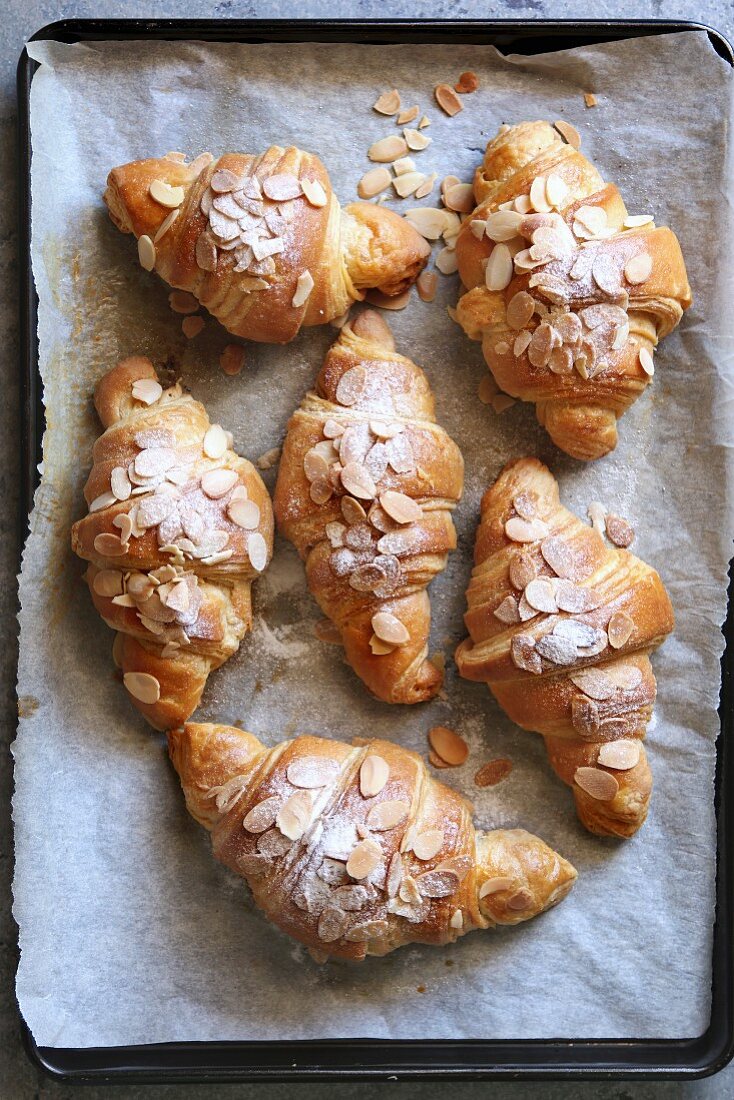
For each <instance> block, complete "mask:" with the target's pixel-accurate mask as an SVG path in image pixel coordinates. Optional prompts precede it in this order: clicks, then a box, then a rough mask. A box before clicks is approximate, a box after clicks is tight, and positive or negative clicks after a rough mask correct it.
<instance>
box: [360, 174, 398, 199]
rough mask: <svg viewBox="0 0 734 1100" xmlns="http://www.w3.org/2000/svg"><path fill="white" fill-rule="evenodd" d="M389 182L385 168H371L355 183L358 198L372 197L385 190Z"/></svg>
mask: <svg viewBox="0 0 734 1100" xmlns="http://www.w3.org/2000/svg"><path fill="white" fill-rule="evenodd" d="M391 182H392V179H391V177H390V173H389V172H388V170H387V168H372V169H371V170H370V171H369V172H366V173H365V174H364V175H363V176H362V179H361V180H360V181H359V183H358V184H357V194H358V195H359V197H360V199H373V198H374V197H375V195H379V194H380V193H381V192H382V191H385V190H387V188H388V187H389V186H390V184H391Z"/></svg>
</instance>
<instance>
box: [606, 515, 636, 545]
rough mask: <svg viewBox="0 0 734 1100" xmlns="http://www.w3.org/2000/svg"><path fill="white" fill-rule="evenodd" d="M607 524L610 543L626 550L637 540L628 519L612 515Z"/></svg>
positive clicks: (608, 517) (607, 519)
mask: <svg viewBox="0 0 734 1100" xmlns="http://www.w3.org/2000/svg"><path fill="white" fill-rule="evenodd" d="M605 522H606V532H607V538H608V539H609V540H610V542H613V543H614V545H615V546H621V547H625V548H626V547H627V546H631V545H632V543H633V542H634V538H635V532H634V530H633V528H632V526H631V525H630V524H629V523H628V522H627V520H626V519H623V518H622V517H621V516H615V515H612V514H611V513H610V514H609V515H607V517H606V521H605Z"/></svg>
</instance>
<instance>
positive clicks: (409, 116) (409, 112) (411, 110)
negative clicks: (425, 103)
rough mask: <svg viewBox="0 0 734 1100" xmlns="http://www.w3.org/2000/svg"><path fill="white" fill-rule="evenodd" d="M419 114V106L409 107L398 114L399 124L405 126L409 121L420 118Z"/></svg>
mask: <svg viewBox="0 0 734 1100" xmlns="http://www.w3.org/2000/svg"><path fill="white" fill-rule="evenodd" d="M419 114H420V108H419V107H417V106H416V107H407V108H406V109H405V110H404V111H401V112H400V114H399V115H398V126H404V125H405V124H406V123H407V122H413V120H414V119H416V118H418V115H419Z"/></svg>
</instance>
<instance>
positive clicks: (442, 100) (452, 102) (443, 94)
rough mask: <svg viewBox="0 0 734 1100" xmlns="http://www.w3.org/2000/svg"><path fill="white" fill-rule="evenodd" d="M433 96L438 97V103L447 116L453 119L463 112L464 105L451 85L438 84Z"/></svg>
mask: <svg viewBox="0 0 734 1100" xmlns="http://www.w3.org/2000/svg"><path fill="white" fill-rule="evenodd" d="M433 94H434V96H435V97H436V103H438V105H439V107H440V108H441V110H442V111H444V112H445V113H446V114H447V115H449V116H451V117H453V116H454V115H457V114H458V113H459V111H463V109H464V104H463V103H462V102H461V100H460V99H459V97H458V95H457V94H456V92H455V91H454V89H453V88H452V87H451V85H450V84H437V85H436V87H435V88H434V89H433Z"/></svg>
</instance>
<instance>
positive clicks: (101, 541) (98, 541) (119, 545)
mask: <svg viewBox="0 0 734 1100" xmlns="http://www.w3.org/2000/svg"><path fill="white" fill-rule="evenodd" d="M94 549H95V550H96V551H97V553H98V554H101V555H102V557H105V558H119V557H120V556H121V555H122V554H126V553H127V544H126V543H124V542H123V541H122V539H121V538H120V537H119V535H112V534H109V533H108V532H106V531H105V532H102V534H100V535H97V536H96V537H95V540H94Z"/></svg>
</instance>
